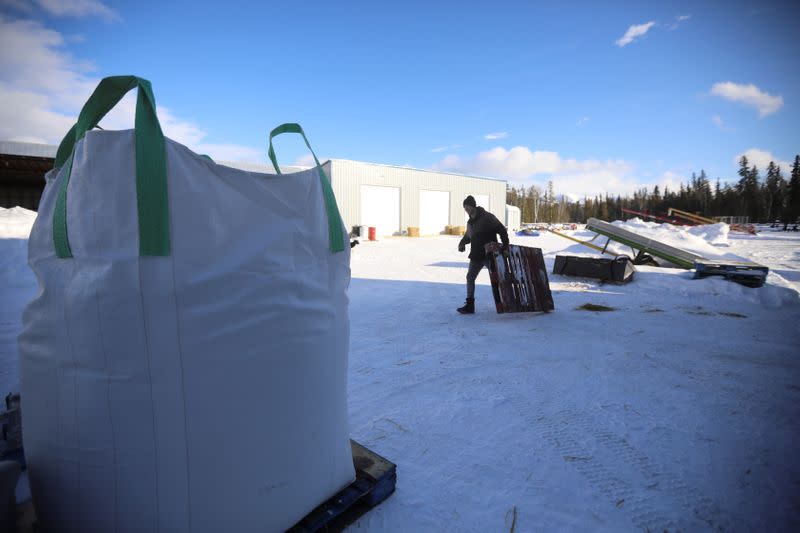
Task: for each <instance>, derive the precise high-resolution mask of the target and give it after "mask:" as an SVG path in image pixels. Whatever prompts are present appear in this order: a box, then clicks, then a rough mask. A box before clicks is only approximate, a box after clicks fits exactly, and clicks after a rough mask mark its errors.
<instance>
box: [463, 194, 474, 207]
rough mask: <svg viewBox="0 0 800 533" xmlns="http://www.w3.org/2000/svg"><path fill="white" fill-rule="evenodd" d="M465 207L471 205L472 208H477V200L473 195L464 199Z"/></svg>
mask: <svg viewBox="0 0 800 533" xmlns="http://www.w3.org/2000/svg"><path fill="white" fill-rule="evenodd" d="M464 205H465V206H467V205H471V206H472V207H476V204H475V198H473V197H472V195H469V196H467V197H466V198H464Z"/></svg>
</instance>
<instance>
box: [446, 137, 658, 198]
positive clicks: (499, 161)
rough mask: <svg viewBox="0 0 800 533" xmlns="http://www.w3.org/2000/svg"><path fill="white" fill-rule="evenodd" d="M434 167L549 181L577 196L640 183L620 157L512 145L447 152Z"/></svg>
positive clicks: (513, 179)
mask: <svg viewBox="0 0 800 533" xmlns="http://www.w3.org/2000/svg"><path fill="white" fill-rule="evenodd" d="M433 169H434V170H445V171H450V172H462V173H465V174H473V175H482V176H492V177H498V178H506V179H508V180H509V181H510V182H511V183H515V184H525V185H531V184H535V185H544V184H546V182H547V181H548V180H553V183H554V185H555V189H556V192H557V193H558V194H565V195H568V196H570V197H571V198H574V199H578V198H583V197H584V196H595V195H598V194H605V193H608V194H614V195H616V194H626V193H630V192H632V191H634V190H637V189H640V188H642V187H643V186H645V185H642V184H641V183H640V181H639V180H638V179H636V178H635V177H634V176H633V165H632V164H631V163H630V162H628V161H623V160H608V161H599V160H591V159H587V160H577V159H565V158H562V157H561V155H559V153H558V152H552V151H545V150H530V149H529V148H527V147H525V146H516V147H514V148H511V149H510V150H507V149H505V148H501V147H497V148H493V149H491V150H488V151H485V152H480V153H479V154H477V155H476V156H474V157H471V158H462V157H459V156H456V155H448V156H447V157H445V158H443V159H442V160H441V161H439V162H438V163H436V164H434V165H433Z"/></svg>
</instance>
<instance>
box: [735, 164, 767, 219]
mask: <svg viewBox="0 0 800 533" xmlns="http://www.w3.org/2000/svg"><path fill="white" fill-rule="evenodd" d="M748 164H749V162H748V161H747V157H746V156H742V158H741V159H740V160H739V172H738V173H739V176H741V179H739V182H738V183H737V184H736V192H737V193H738V195H739V201H740V209H739V212H741V213H742V214H745V215H747V216H748V217H750V220H751V221H753V222H757V221H758V219H759V216H760V214H761V209H760V207H761V206H760V205H759V202H760V198H759V196H760V195H759V194H758V193H759V190H758V168H757V167H756V166H755V165H753V168H749V167H748Z"/></svg>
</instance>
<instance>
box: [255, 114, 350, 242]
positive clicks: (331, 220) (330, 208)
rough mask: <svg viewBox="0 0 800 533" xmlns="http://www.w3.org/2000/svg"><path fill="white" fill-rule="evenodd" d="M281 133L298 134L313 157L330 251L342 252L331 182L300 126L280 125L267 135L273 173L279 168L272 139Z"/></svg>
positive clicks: (340, 232) (340, 227)
mask: <svg viewBox="0 0 800 533" xmlns="http://www.w3.org/2000/svg"><path fill="white" fill-rule="evenodd" d="M282 133H299V134H300V135H302V136H303V140H304V141H305V142H306V146H307V147H308V150H309V151H310V152H311V155H312V156H314V162H315V163H316V164H317V170H318V171H319V181H320V183H321V184H322V194H323V197H324V198H325V211H326V213H327V215H328V239H329V242H330V250H331V252H334V253H335V252H341V251H342V250H344V237H343V236H342V225H343V223H342V216H341V215H340V214H339V206H338V205H336V197H335V196H334V194H333V188H332V187H331V182H330V180H329V179H328V176H327V175H326V174H325V171H324V170H323V169H322V165H320V164H319V159H317V154H315V153H314V150H313V149H312V148H311V145H310V144H308V139H307V138H306V134H305V133H304V132H303V128H301V127H300V124H294V123H287V124H281V125H280V126H278V127H277V128H275V129H274V130H272V131H271V132H270V133H269V159H270V161H272V166H274V167H275V172H277V173H278V174H280V173H281V168H280V167H279V166H278V160H277V158H276V157H275V150H274V149H273V148H272V139H273V137H277V136H278V135H280V134H282Z"/></svg>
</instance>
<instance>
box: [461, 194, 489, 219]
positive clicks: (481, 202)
mask: <svg viewBox="0 0 800 533" xmlns="http://www.w3.org/2000/svg"><path fill="white" fill-rule="evenodd" d="M472 197H473V198H475V204H476V205H478V206H479V207H482V208H484V209H486V210H487V211H488V210H489V195H488V194H473V195H472ZM467 220H469V215H468V214H467V212H466V211H464V224H465V225H466V223H467Z"/></svg>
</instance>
